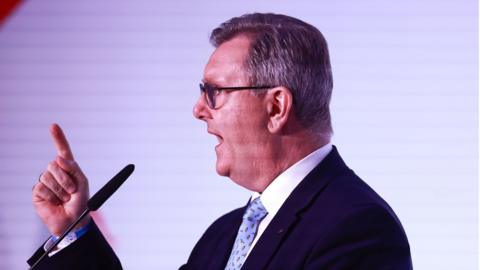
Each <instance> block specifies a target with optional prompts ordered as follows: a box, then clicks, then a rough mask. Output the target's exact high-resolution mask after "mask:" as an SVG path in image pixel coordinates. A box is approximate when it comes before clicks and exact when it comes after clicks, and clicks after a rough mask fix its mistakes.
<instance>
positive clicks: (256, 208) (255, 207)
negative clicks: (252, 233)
mask: <svg viewBox="0 0 480 270" xmlns="http://www.w3.org/2000/svg"><path fill="white" fill-rule="evenodd" d="M267 214H268V212H267V209H265V206H263V204H262V201H261V200H260V197H257V198H255V200H253V201H251V202H250V204H249V205H248V207H247V211H245V214H243V219H247V220H248V221H250V222H258V221H259V220H262V219H263V218H264V217H265V216H266V215H267Z"/></svg>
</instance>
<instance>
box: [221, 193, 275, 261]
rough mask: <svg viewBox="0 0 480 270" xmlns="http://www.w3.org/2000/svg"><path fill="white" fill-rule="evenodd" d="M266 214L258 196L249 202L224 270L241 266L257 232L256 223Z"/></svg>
mask: <svg viewBox="0 0 480 270" xmlns="http://www.w3.org/2000/svg"><path fill="white" fill-rule="evenodd" d="M267 214H268V212H267V210H266V209H265V207H264V206H263V204H262V201H260V197H257V198H256V199H255V200H253V201H251V202H250V204H249V205H248V207H247V210H246V211H245V214H243V221H242V225H240V229H238V233H237V239H235V244H234V245H233V249H232V253H230V258H229V259H228V263H227V265H226V266H225V270H239V269H240V268H242V265H243V263H244V262H245V259H246V258H247V253H248V251H249V250H250V246H251V245H252V242H253V239H254V238H255V234H257V228H258V224H259V223H260V221H261V220H262V219H263V218H264V217H265V216H266V215H267Z"/></svg>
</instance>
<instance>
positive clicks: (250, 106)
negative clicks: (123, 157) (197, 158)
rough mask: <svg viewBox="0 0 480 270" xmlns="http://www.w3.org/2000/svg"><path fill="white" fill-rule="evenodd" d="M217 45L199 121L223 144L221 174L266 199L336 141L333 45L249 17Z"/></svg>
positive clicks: (292, 24) (218, 32)
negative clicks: (321, 146) (287, 175)
mask: <svg viewBox="0 0 480 270" xmlns="http://www.w3.org/2000/svg"><path fill="white" fill-rule="evenodd" d="M210 40H211V42H212V44H213V45H214V46H215V47H216V50H215V51H214V52H213V54H212V55H211V57H210V59H209V61H208V63H207V65H206V67H205V71H204V78H203V85H202V86H201V87H202V90H203V92H208V93H206V94H205V95H202V96H201V97H200V99H199V100H198V102H197V103H196V105H195V107H194V115H195V117H197V118H199V119H201V120H204V121H205V122H206V123H207V125H208V131H209V133H212V134H214V135H216V136H217V138H218V140H219V144H218V145H217V146H216V147H215V150H216V153H217V166H216V167H217V172H218V173H219V174H220V175H224V176H228V177H230V178H231V179H232V180H234V181H235V182H237V183H238V184H239V185H241V186H244V187H246V188H248V189H251V190H255V191H262V190H263V189H264V188H265V187H266V185H268V184H269V182H268V180H273V178H274V177H275V176H277V175H278V174H279V173H281V172H282V171H283V170H285V169H286V168H288V167H289V166H290V165H292V164H293V163H294V162H296V161H298V158H301V157H303V156H305V154H306V153H307V154H308V153H310V152H311V151H312V150H314V147H318V143H319V141H322V140H321V139H323V142H325V140H327V141H328V139H329V137H330V135H331V133H332V128H331V123H330V113H329V101H330V96H331V91H332V76H331V69H330V61H329V56H328V50H327V45H326V42H325V39H324V38H323V36H322V35H321V33H320V32H319V31H318V30H317V29H316V28H314V27H313V26H311V25H309V24H306V23H304V22H302V21H300V20H297V19H294V18H291V17H288V16H284V15H275V14H247V15H244V16H241V17H237V18H232V19H231V20H229V21H227V22H225V23H223V24H222V25H221V26H220V27H219V28H217V29H215V30H213V32H212V35H211V37H210ZM238 87H240V89H242V87H243V88H247V89H246V90H245V91H237V90H239V89H238ZM254 87H257V88H259V89H253V88H254ZM225 88H227V89H225ZM229 88H237V89H229ZM318 138H321V139H318ZM311 148H313V149H311ZM309 151H310V152H309ZM287 154H288V155H287Z"/></svg>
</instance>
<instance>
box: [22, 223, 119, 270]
mask: <svg viewBox="0 0 480 270" xmlns="http://www.w3.org/2000/svg"><path fill="white" fill-rule="evenodd" d="M92 222H93V221H92ZM43 253H44V249H43V245H42V247H40V248H39V249H38V250H37V251H36V252H35V253H34V254H33V255H32V257H31V258H30V259H28V261H27V262H28V264H29V265H30V266H31V265H32V264H34V263H35V261H36V260H37V259H38V258H40V256H41V255H42V254H43ZM35 269H36V270H44V269H45V270H46V269H49V270H60V269H69V270H77V269H78V270H80V269H83V270H85V269H88V270H97V269H98V270H100V269H104V270H121V269H122V265H121V263H120V261H119V260H118V258H117V256H116V255H115V252H114V251H113V249H112V248H111V247H110V245H109V244H108V243H107V241H106V240H105V238H104V237H103V235H102V233H101V232H100V230H99V229H98V227H97V226H96V225H95V223H93V224H92V226H91V227H90V229H89V231H88V232H87V233H85V235H83V236H82V237H80V238H79V239H77V240H76V241H75V242H73V243H72V244H70V245H69V246H67V247H66V248H64V249H62V250H61V251H59V252H58V253H56V254H55V255H53V256H51V257H48V256H47V257H45V258H44V260H43V261H42V262H41V263H40V264H38V265H37V267H35Z"/></svg>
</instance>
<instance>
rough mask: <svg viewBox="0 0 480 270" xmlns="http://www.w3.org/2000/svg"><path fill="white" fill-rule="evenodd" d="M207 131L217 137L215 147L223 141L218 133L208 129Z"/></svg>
mask: <svg viewBox="0 0 480 270" xmlns="http://www.w3.org/2000/svg"><path fill="white" fill-rule="evenodd" d="M208 133H210V134H212V135H214V136H215V138H217V142H218V144H217V145H216V146H215V147H217V146H219V145H220V144H222V142H223V138H222V136H220V135H218V134H216V133H214V132H213V131H210V130H209V131H208Z"/></svg>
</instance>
